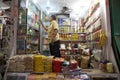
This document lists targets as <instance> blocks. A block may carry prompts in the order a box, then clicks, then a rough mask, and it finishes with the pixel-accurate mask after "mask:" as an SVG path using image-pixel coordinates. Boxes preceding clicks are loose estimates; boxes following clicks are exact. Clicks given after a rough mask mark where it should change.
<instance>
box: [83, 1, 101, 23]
mask: <svg viewBox="0 0 120 80" xmlns="http://www.w3.org/2000/svg"><path fill="white" fill-rule="evenodd" d="M99 5H100V4H99V3H97V4H96V5H95V7H94V9H93V10H92V11H91V14H90V15H89V16H88V17H87V19H86V20H85V21H84V22H83V24H84V25H85V24H86V22H88V20H89V19H88V18H90V17H91V16H92V15H93V13H94V12H95V11H96V9H97V8H98V7H99Z"/></svg>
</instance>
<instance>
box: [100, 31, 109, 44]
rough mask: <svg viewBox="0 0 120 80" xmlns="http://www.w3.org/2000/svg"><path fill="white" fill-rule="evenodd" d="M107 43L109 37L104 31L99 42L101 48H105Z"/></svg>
mask: <svg viewBox="0 0 120 80" xmlns="http://www.w3.org/2000/svg"><path fill="white" fill-rule="evenodd" d="M106 41H107V35H106V33H105V31H103V30H102V31H101V33H100V40H99V44H100V46H104V45H105V43H106Z"/></svg>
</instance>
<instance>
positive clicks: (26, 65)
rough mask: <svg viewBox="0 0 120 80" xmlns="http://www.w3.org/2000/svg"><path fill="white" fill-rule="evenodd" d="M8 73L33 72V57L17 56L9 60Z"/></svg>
mask: <svg viewBox="0 0 120 80" xmlns="http://www.w3.org/2000/svg"><path fill="white" fill-rule="evenodd" d="M8 62H9V67H8V71H14V72H15V71H16V72H26V71H27V72H28V71H33V55H16V56H13V57H11V58H10V59H9V61H8Z"/></svg>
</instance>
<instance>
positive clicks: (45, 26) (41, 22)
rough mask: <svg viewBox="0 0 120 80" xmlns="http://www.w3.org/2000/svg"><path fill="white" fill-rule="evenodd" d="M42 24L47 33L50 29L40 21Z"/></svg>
mask: <svg viewBox="0 0 120 80" xmlns="http://www.w3.org/2000/svg"><path fill="white" fill-rule="evenodd" d="M40 24H41V25H42V27H43V28H44V29H45V30H46V31H48V28H47V27H46V26H45V25H44V24H43V23H42V21H41V20H40Z"/></svg>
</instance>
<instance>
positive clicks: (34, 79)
mask: <svg viewBox="0 0 120 80" xmlns="http://www.w3.org/2000/svg"><path fill="white" fill-rule="evenodd" d="M56 77H57V76H56V74H55V73H49V74H47V73H46V74H43V75H36V74H30V75H28V77H27V80H56Z"/></svg>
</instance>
